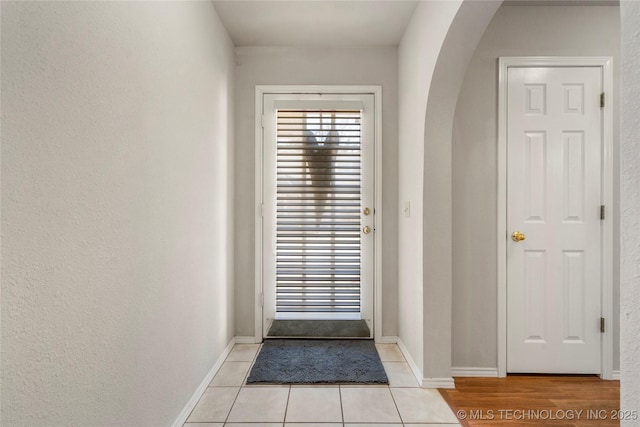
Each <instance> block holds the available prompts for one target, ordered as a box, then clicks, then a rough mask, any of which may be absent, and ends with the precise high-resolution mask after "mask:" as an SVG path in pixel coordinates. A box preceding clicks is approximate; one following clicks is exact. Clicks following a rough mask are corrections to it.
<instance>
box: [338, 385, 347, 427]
mask: <svg viewBox="0 0 640 427" xmlns="http://www.w3.org/2000/svg"><path fill="white" fill-rule="evenodd" d="M338 396H339V397H340V417H341V418H342V427H344V425H345V423H346V421H345V420H344V406H343V405H342V386H341V385H338Z"/></svg>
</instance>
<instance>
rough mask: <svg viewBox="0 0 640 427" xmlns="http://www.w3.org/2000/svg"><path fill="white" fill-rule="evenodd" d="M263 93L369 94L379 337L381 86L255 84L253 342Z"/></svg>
mask: <svg viewBox="0 0 640 427" xmlns="http://www.w3.org/2000/svg"><path fill="white" fill-rule="evenodd" d="M266 94H292V95H296V94H342V95H344V94H371V95H373V103H374V130H373V133H374V135H373V143H374V156H375V159H374V165H373V168H374V184H373V185H374V200H375V201H374V204H373V208H374V216H373V220H374V223H373V230H374V243H373V245H374V261H373V262H374V270H373V319H372V323H373V337H374V340H375V341H376V342H377V341H379V340H380V339H381V337H382V282H381V280H380V278H381V277H382V251H381V250H380V249H381V248H382V228H381V225H382V185H381V184H382V86H355V85H348V86H324V85H291V86H289V85H257V86H256V90H255V138H256V139H255V205H254V206H255V242H254V244H255V246H254V248H255V299H254V301H255V304H254V307H255V314H254V316H255V317H254V331H255V332H254V342H255V343H261V342H262V341H263V339H264V336H263V333H262V331H263V321H264V319H263V317H264V315H263V305H264V300H263V298H264V296H263V295H264V293H263V277H262V276H263V274H262V272H263V269H262V267H263V265H262V261H263V257H262V255H263V254H262V243H263V242H262V235H263V228H262V225H263V224H262V206H263V201H264V193H263V174H264V171H263V164H262V162H263V157H264V152H263V127H262V120H263V119H262V109H263V96H264V95H266Z"/></svg>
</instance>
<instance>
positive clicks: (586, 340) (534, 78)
mask: <svg viewBox="0 0 640 427" xmlns="http://www.w3.org/2000/svg"><path fill="white" fill-rule="evenodd" d="M601 73H602V71H601V68H599V67H538V68H534V67H528V68H527V67H523V68H509V70H508V95H507V103H508V105H507V115H508V118H507V162H508V163H507V230H508V236H505V237H506V238H507V371H508V372H511V373H517V372H522V373H526V372H528V373H600V371H601V361H600V360H601V337H600V316H601V306H600V305H601V247H600V245H601V235H600V233H601V232H600V203H601V202H600V191H601V147H602V145H601V138H602V135H601V133H602V132H601V126H602V124H601V113H600V93H601V91H602V75H601ZM516 232H519V233H521V234H520V235H518V234H516V235H515V236H513V238H512V233H516ZM516 240H517V241H516Z"/></svg>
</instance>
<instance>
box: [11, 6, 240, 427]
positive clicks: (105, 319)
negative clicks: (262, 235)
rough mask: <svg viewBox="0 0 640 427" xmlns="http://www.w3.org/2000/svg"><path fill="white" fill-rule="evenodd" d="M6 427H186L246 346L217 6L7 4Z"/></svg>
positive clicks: (227, 74) (228, 72) (227, 78)
mask: <svg viewBox="0 0 640 427" xmlns="http://www.w3.org/2000/svg"><path fill="white" fill-rule="evenodd" d="M1 7H2V34H1V36H2V82H1V84H2V99H1V102H2V114H3V116H2V188H1V190H2V195H1V197H2V222H1V226H2V235H1V238H2V319H1V320H2V342H1V344H2V386H1V392H2V424H3V425H7V426H12V427H13V426H45V425H46V426H80V425H83V426H106V425H113V426H116V425H117V426H161V425H169V424H170V423H171V422H173V420H174V419H175V418H176V416H177V415H178V414H179V412H180V411H181V410H182V408H183V407H184V405H185V404H186V403H187V401H188V400H189V398H190V397H191V395H192V393H193V392H194V391H195V390H196V388H197V386H198V385H199V384H200V382H201V381H202V379H203V378H204V377H205V375H206V374H207V373H208V371H209V370H210V369H211V368H212V366H213V364H214V363H215V362H216V360H217V358H218V357H219V356H220V355H221V353H222V352H223V350H224V348H225V347H226V345H227V344H228V343H229V341H230V339H231V338H232V336H233V290H232V283H231V280H232V261H233V259H232V254H233V248H232V235H231V233H232V232H231V231H230V230H233V220H232V218H233V216H232V215H231V209H232V195H233V194H232V189H233V181H232V176H233V169H232V146H231V143H232V140H231V132H230V129H231V125H232V123H231V121H232V97H231V90H232V82H233V80H232V79H233V50H232V45H231V42H230V39H229V38H228V35H227V34H226V31H225V30H224V27H223V26H222V24H221V22H220V21H219V20H218V17H217V15H216V13H215V10H214V8H213V6H212V4H211V3H209V2H4V1H3V2H2V6H1Z"/></svg>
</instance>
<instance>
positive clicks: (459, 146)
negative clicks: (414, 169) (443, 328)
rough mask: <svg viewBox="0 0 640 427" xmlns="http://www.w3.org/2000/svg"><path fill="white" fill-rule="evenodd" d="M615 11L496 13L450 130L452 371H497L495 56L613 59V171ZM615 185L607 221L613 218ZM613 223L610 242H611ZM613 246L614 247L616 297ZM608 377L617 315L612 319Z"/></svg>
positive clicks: (506, 9)
mask: <svg viewBox="0 0 640 427" xmlns="http://www.w3.org/2000/svg"><path fill="white" fill-rule="evenodd" d="M619 13H620V12H619V8H618V7H615V6H581V7H578V6H571V7H562V6H536V7H529V6H502V7H501V8H500V9H499V10H498V12H497V14H496V15H495V17H494V19H493V21H492V22H491V23H490V24H489V27H488V28H487V30H486V32H485V34H484V36H483V37H482V39H481V41H480V44H479V45H478V47H477V49H476V52H475V54H474V57H473V59H472V62H471V64H470V66H469V68H468V70H467V74H466V77H465V82H464V84H463V87H462V90H461V92H460V97H459V99H458V105H457V110H456V117H455V121H454V128H453V135H454V137H453V344H452V350H453V353H452V364H453V366H454V367H488V368H495V367H497V333H496V331H497V316H496V314H497V285H496V283H497V269H496V264H497V258H496V251H497V250H496V245H497V240H496V239H497V223H496V215H497V213H496V205H497V152H496V147H497V93H498V87H497V81H498V80H497V75H498V70H497V66H498V65H497V64H498V63H497V61H498V57H501V56H612V57H613V64H614V93H613V97H611V98H610V99H611V102H613V103H614V147H615V153H616V154H615V155H614V159H616V161H615V165H614V169H615V170H616V171H617V170H618V162H617V153H618V138H619V125H618V123H619V119H618V117H619V114H618V100H619V96H618V95H619V83H620V82H619V78H618V76H619V64H620V41H619V40H620V24H619V22H620V16H619ZM618 184H619V180H618V179H617V178H616V180H615V183H614V185H615V200H616V206H614V207H613V210H612V214H613V215H614V217H616V218H617V217H618V215H619V207H618V204H617V201H618V196H617V194H618ZM618 230H619V227H618V224H617V221H616V223H615V225H614V234H615V235H617V234H618ZM618 245H619V241H618V240H617V238H616V240H615V241H614V247H615V248H616V249H615V254H614V255H615V258H614V271H616V277H614V285H615V295H616V298H617V295H618V286H617V284H618V281H619V280H618V279H619V278H618V273H617V271H618V268H617V266H618V265H619V258H618V250H617V248H618ZM613 320H614V330H615V333H614V336H615V343H614V347H615V349H614V369H618V366H619V365H618V359H619V350H618V349H619V341H618V330H619V310H618V306H617V305H616V309H615V316H614V319H613Z"/></svg>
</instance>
